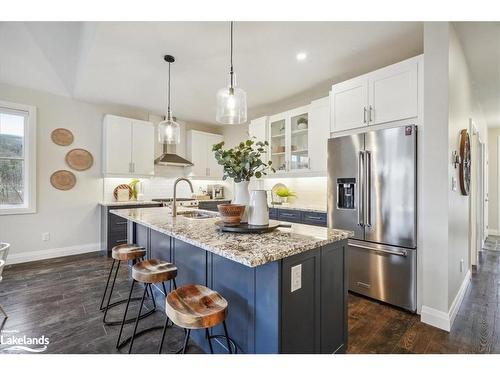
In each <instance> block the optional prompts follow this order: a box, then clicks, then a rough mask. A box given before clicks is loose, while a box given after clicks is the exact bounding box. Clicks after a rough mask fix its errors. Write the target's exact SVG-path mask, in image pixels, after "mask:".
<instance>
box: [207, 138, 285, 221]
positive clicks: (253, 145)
mask: <svg viewBox="0 0 500 375" xmlns="http://www.w3.org/2000/svg"><path fill="white" fill-rule="evenodd" d="M223 146H224V142H220V143H217V144H215V145H213V146H212V151H213V152H214V156H215V159H216V160H217V163H218V164H219V165H222V166H223V167H224V174H223V176H222V179H223V180H226V179H227V178H232V179H233V180H234V183H235V189H234V199H233V203H237V204H244V205H246V206H248V203H249V201H250V195H249V192H248V184H249V182H250V179H251V178H252V177H255V178H261V177H262V176H265V175H267V174H268V173H274V172H276V171H275V169H274V168H273V167H272V161H268V162H267V163H266V162H264V161H262V157H263V155H264V154H265V153H267V151H266V148H265V147H267V146H269V143H268V142H267V141H265V142H261V141H258V142H256V141H254V140H252V139H247V140H246V141H244V142H240V144H239V145H238V146H236V147H233V148H229V149H224V148H223ZM246 218H247V210H245V213H244V214H243V217H242V220H241V221H242V222H246Z"/></svg>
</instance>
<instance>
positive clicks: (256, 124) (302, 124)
mask: <svg viewBox="0 0 500 375" xmlns="http://www.w3.org/2000/svg"><path fill="white" fill-rule="evenodd" d="M248 132H249V134H250V136H255V137H256V138H257V140H262V137H266V139H267V140H268V142H269V153H268V157H269V158H270V160H271V161H272V166H273V167H274V168H275V169H276V173H277V174H279V175H290V176H300V175H304V176H307V175H310V172H320V173H324V172H325V171H326V150H327V140H328V138H329V135H330V101H329V97H325V98H321V99H318V100H315V101H313V102H312V103H311V104H309V105H306V106H303V107H298V108H294V109H292V110H289V111H286V112H282V113H278V114H276V115H272V116H269V117H267V116H266V117H261V118H258V119H255V120H253V121H251V122H250V125H249V128H248Z"/></svg>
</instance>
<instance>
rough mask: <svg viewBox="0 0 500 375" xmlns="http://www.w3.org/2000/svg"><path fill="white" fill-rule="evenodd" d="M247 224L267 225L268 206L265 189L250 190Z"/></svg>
mask: <svg viewBox="0 0 500 375" xmlns="http://www.w3.org/2000/svg"><path fill="white" fill-rule="evenodd" d="M248 224H250V225H269V207H268V205H267V193H266V191H265V190H252V191H251V192H250V203H249V205H248Z"/></svg>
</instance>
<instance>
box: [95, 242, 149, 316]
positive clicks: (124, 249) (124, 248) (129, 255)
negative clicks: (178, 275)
mask: <svg viewBox="0 0 500 375" xmlns="http://www.w3.org/2000/svg"><path fill="white" fill-rule="evenodd" d="M145 255H146V249H145V248H144V247H142V246H139V245H136V244H123V245H118V246H115V247H113V249H111V256H112V258H113V263H112V264H111V269H110V270H109V275H108V281H107V282H106V288H105V289H104V294H103V295H102V299H101V306H100V307H99V309H100V310H101V311H104V316H103V318H102V321H103V322H104V324H106V325H118V324H121V323H122V321H121V320H120V321H106V317H107V315H108V310H109V309H110V308H112V307H115V306H118V305H120V304H122V303H125V302H127V300H126V299H122V300H119V301H116V302H113V303H111V296H112V295H113V290H114V288H115V282H116V277H117V275H118V271H119V269H120V264H121V262H127V261H133V262H136V261H138V260H143V259H144V256H145ZM116 263H117V266H116V269H115V264H116ZM113 269H115V276H114V277H113V282H112V284H111V289H110V291H109V295H108V300H107V303H106V306H104V300H105V299H106V294H107V292H108V287H109V281H110V280H111V275H112V274H113ZM151 294H152V293H151ZM139 299H140V298H134V300H139ZM153 304H154V309H153V310H151V311H148V312H147V313H146V314H144V315H143V316H141V319H142V318H145V317H146V316H149V315H151V314H152V313H154V312H155V310H156V305H155V302H154V299H153ZM134 320H135V319H129V320H128V321H126V323H131V322H133V321H134Z"/></svg>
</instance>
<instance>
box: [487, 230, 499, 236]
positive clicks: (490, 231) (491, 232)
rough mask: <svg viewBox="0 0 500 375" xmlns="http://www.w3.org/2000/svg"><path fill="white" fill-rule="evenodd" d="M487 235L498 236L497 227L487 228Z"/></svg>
mask: <svg viewBox="0 0 500 375" xmlns="http://www.w3.org/2000/svg"><path fill="white" fill-rule="evenodd" d="M488 236H500V232H499V231H498V229H488Z"/></svg>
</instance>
